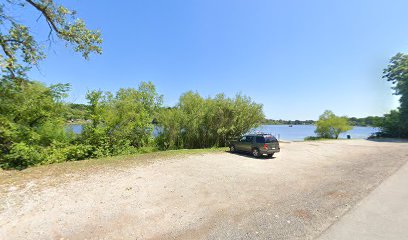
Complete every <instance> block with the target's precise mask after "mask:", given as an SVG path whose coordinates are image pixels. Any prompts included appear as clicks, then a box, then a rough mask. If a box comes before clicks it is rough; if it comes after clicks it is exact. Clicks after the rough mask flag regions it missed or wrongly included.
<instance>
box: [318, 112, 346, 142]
mask: <svg viewBox="0 0 408 240" xmlns="http://www.w3.org/2000/svg"><path fill="white" fill-rule="evenodd" d="M351 128H352V127H351V126H350V124H349V123H348V119H347V117H338V116H336V115H335V114H334V113H333V112H332V111H329V110H326V111H325V112H324V113H323V114H322V115H320V117H319V121H317V122H316V130H315V132H316V134H317V135H318V136H319V137H322V138H335V139H337V138H339V135H340V133H342V132H346V131H348V130H350V129H351Z"/></svg>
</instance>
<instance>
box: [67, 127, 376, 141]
mask: <svg viewBox="0 0 408 240" xmlns="http://www.w3.org/2000/svg"><path fill="white" fill-rule="evenodd" d="M67 127H68V129H71V130H72V131H73V132H74V133H77V134H78V133H81V131H82V125H80V124H70V125H68V126H67ZM315 129H316V127H315V126H314V125H293V127H289V125H261V126H260V127H258V128H255V129H253V130H252V131H250V132H256V131H260V132H264V133H271V134H272V135H274V136H276V138H278V139H279V140H290V141H302V140H303V139H304V138H305V137H308V136H316V134H315V132H314V131H315ZM375 132H378V129H377V128H372V127H354V128H353V129H352V130H350V131H348V132H345V133H342V134H340V136H339V138H347V135H350V136H351V138H356V139H364V138H367V137H369V136H370V135H371V134H372V133H375ZM153 134H154V135H155V136H157V134H158V131H153Z"/></svg>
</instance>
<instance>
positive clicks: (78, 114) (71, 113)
mask: <svg viewBox="0 0 408 240" xmlns="http://www.w3.org/2000/svg"><path fill="white" fill-rule="evenodd" d="M88 108H89V106H88V105H85V104H77V103H68V104H66V110H65V112H64V118H65V120H66V121H83V120H87V119H88V116H87V113H88Z"/></svg>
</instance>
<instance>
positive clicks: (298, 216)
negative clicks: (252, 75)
mask: <svg viewBox="0 0 408 240" xmlns="http://www.w3.org/2000/svg"><path fill="white" fill-rule="evenodd" d="M407 161H408V143H403V142H374V141H367V140H349V141H347V140H342V141H321V142H293V143H283V144H281V152H280V153H278V154H276V157H274V158H273V159H265V158H261V159H256V158H252V157H250V156H248V155H240V154H231V153H227V152H226V153H211V154H203V155H194V156H185V157H178V158H177V159H169V160H166V161H157V162H155V163H152V164H149V165H145V166H134V167H132V166H129V165H126V166H120V165H118V166H111V167H109V168H105V169H102V170H98V171H95V172H94V173H91V174H88V175H87V176H85V177H81V178H78V177H76V175H75V174H76V173H75V171H73V172H72V173H69V174H62V175H60V176H57V177H54V178H50V177H41V176H38V177H36V178H33V179H26V180H25V181H24V184H18V185H17V184H16V185H15V186H13V184H3V185H0V188H2V191H0V239H61V238H63V239H313V238H315V237H317V236H319V235H320V234H321V233H322V232H323V231H324V230H325V229H327V228H328V227H329V226H330V225H331V224H333V223H334V222H336V221H337V220H338V219H339V218H340V217H341V216H342V215H343V214H344V213H345V212H347V211H348V210H349V209H350V208H351V207H352V206H353V205H355V204H356V203H357V202H358V201H359V200H361V199H362V198H363V197H365V196H366V195H367V194H368V193H370V192H371V191H372V190H373V189H374V188H375V187H376V186H378V185H379V184H380V183H381V182H382V181H383V180H384V179H386V178H387V177H389V176H390V175H392V174H393V173H394V172H395V171H397V170H398V169H399V168H400V167H401V166H402V165H404V164H405V163H406V162H407ZM3 176H5V175H3ZM61 179H62V180H63V181H61ZM53 181H55V182H56V184H46V185H45V184H42V183H44V182H47V183H52V182H53Z"/></svg>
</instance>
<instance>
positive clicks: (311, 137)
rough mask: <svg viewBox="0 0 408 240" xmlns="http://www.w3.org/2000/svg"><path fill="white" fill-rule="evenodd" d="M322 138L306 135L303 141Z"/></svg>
mask: <svg viewBox="0 0 408 240" xmlns="http://www.w3.org/2000/svg"><path fill="white" fill-rule="evenodd" d="M322 139H324V138H321V137H316V136H308V137H305V138H304V140H305V141H317V140H322Z"/></svg>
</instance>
